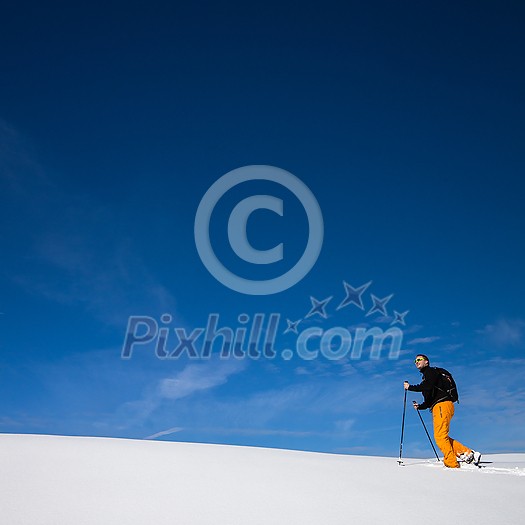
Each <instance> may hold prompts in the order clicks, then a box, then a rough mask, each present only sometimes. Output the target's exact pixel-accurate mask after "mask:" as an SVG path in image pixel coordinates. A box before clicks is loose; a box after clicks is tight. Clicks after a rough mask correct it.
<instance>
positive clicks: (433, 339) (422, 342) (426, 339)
mask: <svg viewBox="0 0 525 525" xmlns="http://www.w3.org/2000/svg"><path fill="white" fill-rule="evenodd" d="M440 339H441V337H439V336H437V335H434V336H430V337H416V338H415V339H412V340H411V341H408V343H407V344H409V345H428V344H430V343H435V342H436V341H439V340H440Z"/></svg>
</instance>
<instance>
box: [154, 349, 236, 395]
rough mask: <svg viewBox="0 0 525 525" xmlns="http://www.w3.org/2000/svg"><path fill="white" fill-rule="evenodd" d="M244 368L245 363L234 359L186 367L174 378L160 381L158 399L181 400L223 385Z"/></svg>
mask: <svg viewBox="0 0 525 525" xmlns="http://www.w3.org/2000/svg"><path fill="white" fill-rule="evenodd" d="M245 366H246V364H245V361H240V360H234V359H229V360H224V361H218V360H214V361H211V362H209V363H206V364H194V365H188V366H187V367H186V368H184V370H182V372H180V373H179V374H177V375H176V376H175V377H169V378H166V379H162V380H161V381H160V383H159V386H158V393H159V396H160V398H165V399H171V400H176V399H182V398H184V397H188V396H191V395H192V394H194V393H196V392H200V391H203V390H209V389H211V388H214V387H216V386H219V385H223V384H224V383H226V382H227V381H228V377H229V376H231V375H232V374H236V373H238V372H240V371H242V370H244V368H245Z"/></svg>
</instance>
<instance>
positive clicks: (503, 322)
mask: <svg viewBox="0 0 525 525" xmlns="http://www.w3.org/2000/svg"><path fill="white" fill-rule="evenodd" d="M478 333H480V334H481V335H482V336H484V337H485V339H486V340H487V342H489V343H490V344H492V345H495V346H497V347H499V348H501V347H505V346H513V347H516V346H520V345H521V344H523V342H524V341H525V321H523V320H521V319H499V320H498V321H496V322H495V323H493V324H488V325H486V326H485V328H483V329H482V330H479V332H478Z"/></svg>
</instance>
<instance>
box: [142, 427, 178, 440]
mask: <svg viewBox="0 0 525 525" xmlns="http://www.w3.org/2000/svg"><path fill="white" fill-rule="evenodd" d="M183 430H184V429H183V428H181V427H173V428H168V429H167V430H161V431H160V432H157V433H156V434H152V435H151V436H148V437H145V438H144V439H157V438H159V437H162V436H171V435H172V434H177V433H178V432H182V431H183Z"/></svg>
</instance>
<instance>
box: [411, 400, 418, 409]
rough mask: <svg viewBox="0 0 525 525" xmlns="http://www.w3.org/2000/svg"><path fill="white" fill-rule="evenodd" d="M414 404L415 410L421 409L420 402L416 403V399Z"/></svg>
mask: <svg viewBox="0 0 525 525" xmlns="http://www.w3.org/2000/svg"><path fill="white" fill-rule="evenodd" d="M412 405H413V407H414V410H419V403H416V402H415V401H412Z"/></svg>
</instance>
